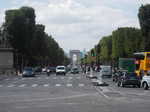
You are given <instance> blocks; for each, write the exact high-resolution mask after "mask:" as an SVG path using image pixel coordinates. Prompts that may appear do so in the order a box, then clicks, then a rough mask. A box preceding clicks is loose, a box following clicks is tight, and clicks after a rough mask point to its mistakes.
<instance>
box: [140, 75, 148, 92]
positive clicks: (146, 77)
mask: <svg viewBox="0 0 150 112" xmlns="http://www.w3.org/2000/svg"><path fill="white" fill-rule="evenodd" d="M141 86H142V87H143V88H144V89H145V90H147V89H148V88H149V87H150V75H149V76H143V78H142V81H141Z"/></svg>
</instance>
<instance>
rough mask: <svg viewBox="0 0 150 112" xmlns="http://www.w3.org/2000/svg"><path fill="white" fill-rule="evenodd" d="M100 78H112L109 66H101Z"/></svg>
mask: <svg viewBox="0 0 150 112" xmlns="http://www.w3.org/2000/svg"><path fill="white" fill-rule="evenodd" d="M100 67H101V70H100V76H101V77H112V71H111V66H105V65H101V66H100Z"/></svg>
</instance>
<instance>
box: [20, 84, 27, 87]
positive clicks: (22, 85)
mask: <svg viewBox="0 0 150 112" xmlns="http://www.w3.org/2000/svg"><path fill="white" fill-rule="evenodd" d="M26 85H27V84H21V85H20V86H18V87H25V86H26Z"/></svg>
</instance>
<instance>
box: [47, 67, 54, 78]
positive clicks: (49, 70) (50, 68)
mask: <svg viewBox="0 0 150 112" xmlns="http://www.w3.org/2000/svg"><path fill="white" fill-rule="evenodd" d="M55 72H56V68H55V67H47V69H46V73H47V75H48V76H49V75H50V74H52V73H55Z"/></svg>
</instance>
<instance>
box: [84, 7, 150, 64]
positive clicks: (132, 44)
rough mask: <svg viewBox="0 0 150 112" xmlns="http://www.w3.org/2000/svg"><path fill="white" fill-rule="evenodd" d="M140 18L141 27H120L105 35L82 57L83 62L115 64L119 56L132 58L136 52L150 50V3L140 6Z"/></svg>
mask: <svg viewBox="0 0 150 112" xmlns="http://www.w3.org/2000/svg"><path fill="white" fill-rule="evenodd" d="M138 18H139V23H140V26H141V29H138V28H133V27H123V28H118V29H117V30H115V31H113V32H112V34H111V35H109V36H105V37H103V38H102V39H101V40H100V41H99V42H98V44H97V45H95V47H94V48H93V49H91V50H90V51H89V52H88V54H87V55H86V56H85V57H84V59H82V63H83V64H93V63H97V64H112V63H113V64H115V62H117V60H118V58H119V57H124V58H129V57H130V58H131V57H133V53H134V52H142V51H150V4H147V5H142V6H141V7H140V8H139V13H138Z"/></svg>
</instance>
